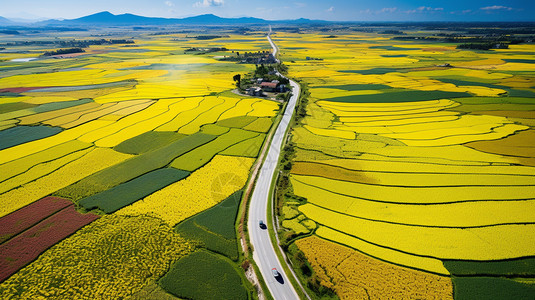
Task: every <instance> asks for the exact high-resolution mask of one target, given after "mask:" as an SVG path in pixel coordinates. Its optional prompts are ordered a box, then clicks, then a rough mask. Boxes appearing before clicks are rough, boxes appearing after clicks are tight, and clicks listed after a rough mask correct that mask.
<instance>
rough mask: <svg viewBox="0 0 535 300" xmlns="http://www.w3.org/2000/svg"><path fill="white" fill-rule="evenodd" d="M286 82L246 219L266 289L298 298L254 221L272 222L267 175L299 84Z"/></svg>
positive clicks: (283, 296)
mask: <svg viewBox="0 0 535 300" xmlns="http://www.w3.org/2000/svg"><path fill="white" fill-rule="evenodd" d="M270 33H271V28H270ZM268 39H269V42H270V43H271V46H272V47H273V54H274V55H276V54H277V47H276V46H275V44H274V43H273V41H272V40H271V37H270V36H269V35H268ZM290 84H291V86H292V87H293V92H292V93H293V96H292V97H291V99H290V101H289V102H288V105H287V106H286V110H285V111H284V115H283V117H282V120H281V122H280V124H279V127H277V130H276V131H275V134H274V135H273V140H272V141H271V145H270V146H269V150H268V153H267V156H266V160H265V161H264V164H263V165H262V168H261V169H260V173H259V175H258V181H257V183H256V186H255V188H254V191H253V194H252V195H251V203H250V206H249V220H248V223H247V227H248V230H249V239H250V241H251V244H252V245H253V249H254V251H253V259H254V261H255V262H256V264H257V265H258V267H259V268H260V273H262V276H263V277H264V280H265V282H266V284H267V286H268V288H269V291H270V292H271V295H272V296H273V298H275V300H279V299H299V296H298V295H297V292H296V291H295V289H294V287H293V286H292V284H291V283H290V281H289V280H288V276H287V274H286V273H285V272H284V269H283V268H282V267H281V263H280V262H279V259H278V257H277V255H276V254H275V249H274V248H273V244H272V243H271V240H270V236H269V234H268V231H267V229H261V228H260V226H259V223H258V222H259V221H260V220H263V221H264V222H265V223H266V224H267V225H268V226H273V223H272V221H271V220H268V219H267V210H268V209H271V207H268V196H269V193H270V191H271V181H272V180H271V179H272V178H273V174H274V172H275V170H276V168H277V164H278V161H279V156H280V151H281V146H282V142H283V140H284V138H285V133H286V129H287V128H288V124H289V122H290V119H291V118H292V115H293V113H294V110H295V104H296V102H297V98H298V97H299V92H300V88H299V85H297V83H295V82H293V81H290ZM272 268H277V270H278V271H279V272H280V273H281V276H280V278H278V280H277V279H276V278H274V277H273V275H272V272H271V269H272Z"/></svg>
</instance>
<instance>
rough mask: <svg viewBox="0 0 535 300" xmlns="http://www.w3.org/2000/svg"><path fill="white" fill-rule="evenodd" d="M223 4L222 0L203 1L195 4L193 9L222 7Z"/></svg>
mask: <svg viewBox="0 0 535 300" xmlns="http://www.w3.org/2000/svg"><path fill="white" fill-rule="evenodd" d="M223 4H225V1H224V0H203V1H202V2H201V1H199V2H195V3H194V4H193V7H211V6H222V5H223Z"/></svg>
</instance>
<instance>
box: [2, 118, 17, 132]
mask: <svg viewBox="0 0 535 300" xmlns="http://www.w3.org/2000/svg"><path fill="white" fill-rule="evenodd" d="M17 123H19V120H14V119H11V120H4V121H0V131H2V130H6V129H8V128H12V127H15V126H17Z"/></svg>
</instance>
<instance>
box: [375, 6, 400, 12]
mask: <svg viewBox="0 0 535 300" xmlns="http://www.w3.org/2000/svg"><path fill="white" fill-rule="evenodd" d="M397 10H398V8H397V7H385V8H383V9H381V10H380V11H379V12H381V13H393V12H396V11H397Z"/></svg>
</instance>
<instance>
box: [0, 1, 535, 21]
mask: <svg viewBox="0 0 535 300" xmlns="http://www.w3.org/2000/svg"><path fill="white" fill-rule="evenodd" d="M104 10H107V11H110V12H112V13H115V14H120V13H133V14H139V15H145V16H159V17H185V16H192V15H199V14H205V13H213V14H216V15H218V16H222V17H241V16H253V17H259V18H264V19H277V20H278V19H297V18H310V19H322V20H338V21H535V1H534V0H522V1H521V0H497V1H492V0H428V1H421V0H406V1H394V0H374V1H359V0H328V1H327V0H323V1H318V0H314V1H307V0H264V1H260V0H90V1H73V0H46V1H43V0H0V16H4V17H12V18H13V17H15V18H37V17H44V18H67V19H70V18H77V17H80V16H84V15H88V14H92V13H96V12H99V11H104Z"/></svg>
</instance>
